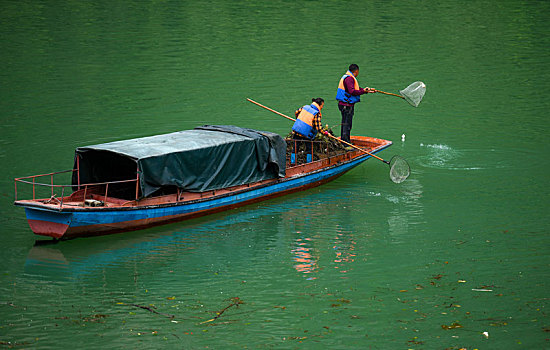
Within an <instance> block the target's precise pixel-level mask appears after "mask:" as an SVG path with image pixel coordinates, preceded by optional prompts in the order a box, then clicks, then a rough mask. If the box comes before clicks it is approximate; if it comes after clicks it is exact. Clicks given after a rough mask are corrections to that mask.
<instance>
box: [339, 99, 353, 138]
mask: <svg viewBox="0 0 550 350" xmlns="http://www.w3.org/2000/svg"><path fill="white" fill-rule="evenodd" d="M338 109H339V110H340V112H341V113H342V126H341V129H340V138H341V139H342V140H344V141H346V142H350V133H351V127H352V123H353V113H355V105H351V106H342V105H338Z"/></svg>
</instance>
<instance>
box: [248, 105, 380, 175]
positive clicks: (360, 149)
mask: <svg viewBox="0 0 550 350" xmlns="http://www.w3.org/2000/svg"><path fill="white" fill-rule="evenodd" d="M246 100H247V101H248V102H252V103H254V104H255V105H257V106H260V107H262V108H265V109H267V110H268V111H270V112H273V113H275V114H278V115H280V116H281V117H285V118H286V119H289V120H292V121H296V119H294V118H291V117H289V116H288V115H285V114H283V113H280V112H277V111H276V110H274V109H271V108H269V107H267V106H264V105H263V104H261V103H259V102H256V101H254V100H252V99H250V98H247V99H246ZM325 135H326V136H328V137H330V138H333V139H334V140H336V141H338V142H341V143H343V144H344V145H348V146H350V147H353V148H355V149H357V150H359V151H361V152H363V153H366V154H368V155H370V156H372V157H374V158H376V159H378V160H381V161H383V162H384V163H386V164H388V165H389V164H390V162H388V161H386V160H384V159H382V158H380V157H378V156H377V155H374V154H372V153H370V152H368V151H365V150H364V149H362V148H360V147H357V146H355V145H353V144H351V143H349V142H346V141H344V140H342V139H339V138H337V137H335V136H332V135H331V134H328V133H327V134H325Z"/></svg>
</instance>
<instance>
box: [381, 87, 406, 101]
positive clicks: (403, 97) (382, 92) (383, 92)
mask: <svg viewBox="0 0 550 350" xmlns="http://www.w3.org/2000/svg"><path fill="white" fill-rule="evenodd" d="M374 92H379V93H381V94H385V95H391V96H397V97H401V98H402V99H405V96H402V95H398V94H392V93H391V92H385V91H380V90H376V89H374Z"/></svg>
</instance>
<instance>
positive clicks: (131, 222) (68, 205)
mask: <svg viewBox="0 0 550 350" xmlns="http://www.w3.org/2000/svg"><path fill="white" fill-rule="evenodd" d="M216 128H218V127H215V130H199V131H195V133H197V132H198V133H199V134H200V133H201V132H202V133H204V132H206V133H215V132H225V131H226V130H222V131H220V130H218V129H216ZM232 128H236V127H232ZM237 129H239V128H237ZM239 130H241V129H239ZM242 130H247V132H248V131H249V130H250V129H242ZM234 131H235V130H234V129H231V130H230V131H229V134H223V135H222V136H221V137H222V138H223V140H224V141H223V142H219V143H217V144H216V145H215V146H212V145H211V144H208V143H209V141H206V140H205V139H207V138H205V137H204V136H203V135H202V134H200V135H199V137H198V138H197V140H199V141H197V142H195V143H198V144H199V145H198V146H197V145H196V144H194V145H193V146H192V147H191V148H190V149H186V150H185V151H189V152H187V153H186V152H179V151H181V150H180V149H178V152H179V153H177V152H175V151H174V149H172V148H170V147H168V149H169V150H168V151H166V150H163V151H165V152H164V153H163V155H162V158H156V159H155V162H156V163H155V162H153V163H150V164H147V163H146V162H144V161H143V159H144V158H141V159H138V157H139V156H136V154H140V155H141V154H142V153H144V152H145V153H147V155H148V156H150V155H151V154H153V153H155V154H156V153H160V152H159V147H160V146H159V144H160V145H161V146H162V147H164V148H166V140H172V141H174V142H173V144H174V145H177V147H179V148H181V147H182V146H181V144H182V142H181V140H183V139H185V140H187V139H188V136H189V135H191V133H189V132H187V131H183V132H179V133H172V134H166V135H157V136H154V137H149V138H140V139H133V140H126V141H117V142H113V143H107V144H102V145H96V146H95V147H93V146H88V147H83V148H77V150H76V152H75V162H74V166H73V169H71V170H67V171H62V172H54V173H48V174H41V175H33V176H26V177H21V178H16V179H15V197H16V198H15V202H14V204H15V205H16V206H21V207H23V208H24V209H25V213H26V216H27V221H28V223H29V225H30V228H31V230H32V231H33V232H34V233H35V234H37V235H43V236H49V237H53V238H54V239H70V238H75V237H87V236H97V235H103V234H110V233H116V232H124V231H130V230H137V229H142V228H146V227H150V226H155V225H161V224H166V223H169V222H175V221H181V220H186V219H190V218H195V217H199V216H203V215H207V214H212V213H216V212H221V211H224V210H228V209H232V208H236V207H239V206H243V205H247V204H250V203H254V202H258V201H262V200H266V199H269V198H274V197H278V196H282V195H285V194H289V193H292V192H297V191H302V190H305V189H308V188H312V187H316V186H319V185H322V184H324V183H327V182H329V181H331V180H334V179H336V178H337V177H339V176H341V175H343V174H344V173H345V172H347V171H349V170H351V169H353V168H354V167H356V166H358V165H359V164H361V163H362V162H364V161H366V160H367V159H369V158H371V156H370V155H368V154H366V153H363V152H361V151H359V150H352V151H345V150H342V151H339V152H329V153H326V154H320V155H318V156H316V157H314V160H313V161H312V162H310V163H300V162H298V163H297V164H290V159H288V158H289V157H287V156H286V146H287V145H286V143H285V145H284V146H283V147H284V150H283V151H282V152H283V153H282V155H281V152H279V154H278V157H279V159H281V156H282V162H283V163H284V164H282V165H281V164H279V169H278V170H273V169H274V167H273V166H272V164H271V165H268V166H264V168H263V169H262V171H263V172H264V173H262V174H260V175H265V172H267V173H269V171H271V175H269V174H268V176H264V177H263V178H262V177H261V176H260V177H258V176H256V175H257V174H252V173H251V171H255V172H256V173H257V172H258V168H262V166H259V167H256V165H254V161H255V159H256V158H258V159H259V158H260V157H255V156H254V154H253V153H254V152H256V151H258V150H259V149H260V148H261V147H260V146H259V143H258V142H259V141H258V139H255V140H251V141H250V140H248V139H247V137H248V136H249V135H248V134H247V135H244V134H239V132H237V134H238V135H236V134H234V133H232V132H234ZM258 133H259V134H261V135H263V136H265V135H266V134H269V136H270V137H271V139H269V140H267V141H265V140H263V141H262V142H264V143H265V142H267V143H265V144H271V143H276V142H275V141H277V140H276V138H274V136H273V135H276V134H270V133H265V132H258ZM193 135H194V134H193ZM208 135H210V134H208ZM214 135H217V134H214ZM243 135H244V136H243ZM276 137H279V138H280V136H278V135H276ZM178 138H179V139H178ZM227 138H230V139H231V140H232V141H231V142H225V141H226V139H227ZM208 139H210V137H209V138H208ZM233 139H235V140H237V141H235V142H233ZM241 139H242V140H241ZM159 140H162V142H159ZM274 140H275V141H274ZM281 140H282V138H281ZM351 141H352V143H353V144H354V145H355V146H358V147H360V148H362V149H364V150H366V151H368V152H370V153H373V154H374V153H377V152H380V151H381V150H383V149H385V148H387V147H389V146H390V145H391V144H392V142H391V141H388V140H383V139H378V138H373V137H365V136H353V137H352V139H351ZM163 142H164V143H163ZM167 142H168V143H170V142H171V141H167ZM224 142H225V143H224ZM277 142H278V141H277ZM205 143H207V144H208V146H207V147H210V148H208V152H206V153H205V151H204V150H205V149H206V148H207V147H206V146H204V144H205ZM239 143H242V144H246V145H247V147H251V148H250V149H249V151H245V152H243V148H242V147H241V146H238V147H237V146H235V145H236V144H239ZM134 146H135V148H133V147H134ZM185 147H187V146H185ZM212 147H217V149H214V151H212V149H213V148H212ZM227 147H230V148H227ZM239 147H241V148H239ZM188 148H189V147H188ZM121 149H123V151H121ZM129 149H131V151H128V150H129ZM149 150H150V151H149ZM264 151H265V150H264ZM279 151H280V150H279ZM86 152H88V153H86ZM132 152H133V153H132ZM197 152H198V153H200V152H203V153H202V155H203V156H204V154H208V155H211V154H214V153H216V152H217V154H218V157H217V158H216V157H214V158H213V159H211V158H210V157H209V156H208V157H206V158H204V157H203V158H201V157H200V155H199V158H197ZM267 152H268V153H269V152H270V150H267ZM87 154H91V155H93V156H88V158H86V157H87V156H86V155H87ZM228 154H229V155H228ZM269 154H271V156H273V154H274V153H273V150H271V153H269ZM175 155H176V156H175ZM190 155H191V158H192V159H191V161H190V162H191V163H192V165H191V166H189V164H190V163H189V162H188V163H187V164H186V163H185V162H186V161H189V157H190ZM105 156H107V158H105ZM256 156H258V154H256ZM117 157H118V158H117ZM174 157H175V158H174ZM178 157H179V158H178ZM185 157H187V158H185ZM231 157H233V158H231ZM239 157H240V158H239ZM243 157H244V158H243ZM90 159H91V160H90ZM174 159H175V160H174ZM186 159H187V160H186ZM239 159H242V162H243V163H241V164H238V165H234V164H233V163H234V162H235V161H237V162H239ZM146 160H150V157H149V158H147V159H146ZM228 160H229V161H228ZM271 160H272V159H271ZM250 161H251V162H252V163H251V164H253V165H252V166H248V167H247V166H244V165H243V164H245V163H247V162H250ZM90 162H92V163H90ZM94 162H95V163H94ZM193 162H194V163H193ZM224 162H226V163H224ZM120 164H123V168H120V169H125V171H121V172H122V174H118V173H116V172H117V169H119V168H118V166H119V165H120ZM205 164H207V165H206V166H209V165H210V164H214V165H215V166H216V168H213V169H214V170H213V171H211V172H209V173H212V172H213V173H216V175H217V176H218V178H217V180H216V179H214V180H212V177H210V178H208V179H207V180H205V181H202V182H201V181H199V182H198V183H199V186H197V182H196V181H195V182H194V183H192V182H193V181H191V182H189V181H187V178H192V179H195V180H196V179H197V178H198V177H200V176H202V173H204V171H203V172H202V173H201V172H198V173H196V174H191V175H189V174H188V173H180V174H178V173H177V172H178V171H179V170H180V169H181V168H183V167H186V169H187V168H193V169H194V168H201V167H202V168H204V167H205ZM132 166H134V168H133V169H134V170H133V176H132V177H129V176H128V174H130V173H131V172H129V171H128V169H129V168H130V167H132ZM136 166H137V168H136ZM235 166H238V169H237V172H239V173H242V174H241V175H243V176H241V178H237V177H235V179H233V180H234V181H233V182H231V181H229V182H228V181H227V179H226V178H227V177H231V176H233V174H234V173H235V171H233V170H234V169H232V171H231V172H230V173H229V174H230V175H227V174H225V175H224V171H226V170H227V168H231V167H233V168H234V167H235ZM148 168H151V169H149V170H150V171H151V172H153V173H154V174H156V175H158V174H160V175H158V176H159V177H158V179H162V180H167V181H168V182H166V181H165V182H164V183H160V184H159V183H157V184H153V185H152V183H153V181H152V180H151V178H146V175H148V174H147V172H146V171H145V170H146V169H148ZM251 168H254V169H252V170H250V169H251ZM281 168H282V169H281ZM243 169H244V170H243ZM241 170H242V171H241ZM113 171H115V173H113ZM186 171H187V170H186ZM94 172H95V173H94ZM226 173H227V172H226ZM60 174H68V175H70V176H72V183H71V184H70V185H59V184H54V177H56V178H57V177H58V176H59V175H60ZM90 174H92V175H93V176H92V175H90ZM98 174H100V175H101V176H98ZM106 174H108V175H106ZM167 174H168V175H167ZM251 174H252V175H251ZM273 174H275V175H273ZM277 174H278V176H277ZM281 174H283V176H281ZM178 175H180V176H181V178H178ZM220 176H221V177H220ZM270 177H271V178H270ZM44 179H47V180H46V181H47V182H40V181H44ZM98 179H104V180H105V179H108V181H97V180H98ZM243 179H245V180H244V181H243ZM84 180H88V181H84ZM154 180H157V179H154ZM216 181H218V185H217V186H210V187H208V186H204V185H205V183H208V184H210V185H211V184H212V183H214V182H216ZM220 184H222V185H223V187H221V188H220ZM227 184H229V186H227ZM155 186H156V187H155ZM22 187H27V193H28V196H29V197H30V189H31V188H32V199H18V195H19V197H21V193H22V191H23V190H22ZM18 191H19V194H18ZM40 191H42V193H44V192H45V193H47V194H46V195H43V196H42V197H41V196H40V195H39V194H38V192H40ZM59 192H60V195H59ZM70 192H72V193H71V194H69V193H70ZM130 195H131V196H132V197H133V198H128V197H129V196H130ZM39 197H41V198H39Z"/></svg>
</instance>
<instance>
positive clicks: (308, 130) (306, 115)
mask: <svg viewBox="0 0 550 350" xmlns="http://www.w3.org/2000/svg"><path fill="white" fill-rule="evenodd" d="M317 114H319V106H318V105H317V103H315V102H313V103H312V104H310V105H305V106H304V107H302V111H301V112H300V114H299V115H298V118H297V119H296V122H294V125H293V126H292V131H294V132H295V133H297V134H299V135H301V136H303V137H307V138H308V139H310V140H313V139H314V138H315V135H317V130H315V128H314V127H313V119H314V118H315V116H316V115H317Z"/></svg>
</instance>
